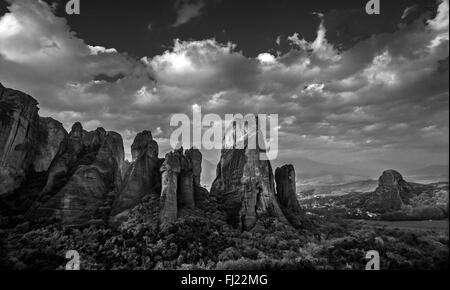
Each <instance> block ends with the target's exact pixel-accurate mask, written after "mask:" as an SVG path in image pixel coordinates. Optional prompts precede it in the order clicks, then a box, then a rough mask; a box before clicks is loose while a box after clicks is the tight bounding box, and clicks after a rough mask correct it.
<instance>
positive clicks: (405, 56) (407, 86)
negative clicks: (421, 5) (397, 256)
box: [0, 0, 449, 165]
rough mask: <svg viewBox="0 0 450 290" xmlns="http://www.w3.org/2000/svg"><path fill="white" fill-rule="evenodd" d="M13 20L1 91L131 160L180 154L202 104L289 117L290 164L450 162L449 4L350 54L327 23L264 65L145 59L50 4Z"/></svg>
mask: <svg viewBox="0 0 450 290" xmlns="http://www.w3.org/2000/svg"><path fill="white" fill-rule="evenodd" d="M199 3H202V2H195V3H192V2H189V3H188V2H185V1H183V2H179V4H178V6H177V7H178V8H179V10H178V11H179V12H180V11H183V9H182V7H186V6H189V5H191V6H189V7H193V6H192V5H194V6H195V7H197V9H193V8H189V9H191V10H189V9H187V10H184V11H191V12H184V13H185V14H183V15H185V16H183V17H181V16H180V15H181V14H180V13H179V14H178V16H179V17H178V18H179V19H178V20H177V22H176V23H178V24H177V25H181V24H183V23H186V22H187V21H189V20H190V19H192V17H196V16H198V15H199V14H198V13H199V11H200V9H201V7H202V5H203V4H199ZM9 10H10V12H9V13H7V14H5V15H4V16H3V17H2V18H0V80H1V81H2V82H4V84H5V85H8V86H10V87H14V88H17V89H21V90H24V91H26V92H28V93H30V94H32V95H33V96H35V97H36V98H37V99H38V100H39V101H40V103H41V108H42V109H41V111H42V112H41V113H43V114H44V115H45V114H46V115H50V116H53V117H55V118H56V119H59V120H62V121H64V122H65V125H66V127H70V125H71V123H73V122H74V121H82V122H84V123H85V124H87V126H90V127H95V126H97V124H101V125H102V126H103V127H105V128H106V129H114V130H117V131H119V132H120V133H122V134H123V136H124V140H125V146H126V148H127V150H129V144H131V142H132V139H133V138H134V136H135V134H136V132H139V131H141V130H144V129H150V130H152V131H154V132H155V133H156V132H157V134H158V138H159V139H158V140H159V141H160V142H161V146H162V147H163V149H162V150H161V152H164V150H168V149H169V145H168V144H169V142H168V138H169V136H170V132H171V130H172V129H173V128H170V126H169V119H170V116H171V114H173V113H180V112H184V113H187V114H191V108H192V105H193V104H198V105H200V106H201V108H202V110H203V113H204V114H206V113H218V114H220V115H224V114H228V113H233V114H236V113H243V114H245V113H249V112H253V113H272V114H279V119H280V135H281V136H282V138H280V139H279V141H280V146H279V148H280V150H281V152H280V156H281V157H283V156H285V157H286V156H291V157H292V156H305V155H307V156H316V157H317V158H327V159H330V161H331V162H333V161H334V162H336V163H337V162H346V161H361V162H363V161H364V162H366V163H367V162H368V161H370V160H374V159H383V158H384V159H391V160H398V161H405V159H407V158H410V159H411V160H412V161H411V162H417V163H418V162H423V159H424V158H426V159H427V160H429V161H430V162H433V160H435V161H436V162H439V161H440V160H442V158H443V156H447V155H448V143H449V141H448V122H449V119H448V111H449V109H448V108H449V107H448V98H449V94H448V51H449V45H448V44H449V40H448V1H443V2H441V3H440V5H439V9H438V13H437V15H436V16H435V17H434V18H433V19H428V18H427V17H429V16H427V15H423V16H422V17H420V18H418V19H417V20H416V21H413V22H411V23H408V24H402V25H399V27H398V29H397V30H396V31H394V32H391V33H381V34H377V35H373V36H372V37H371V38H369V39H366V40H361V41H359V42H357V43H356V44H355V45H354V46H352V47H351V48H349V49H347V50H339V49H336V48H335V47H334V46H333V45H332V44H331V43H330V42H329V41H328V40H327V29H326V23H325V22H324V21H323V19H324V17H325V18H326V16H321V15H319V17H320V19H321V23H320V24H319V26H318V28H317V36H316V38H315V39H314V40H312V41H307V40H305V39H303V38H302V37H300V34H293V35H292V36H290V37H289V38H288V40H289V41H290V42H291V44H292V49H291V50H290V51H289V52H287V53H285V54H283V55H277V56H275V55H273V54H271V53H268V52H264V51H262V52H261V53H260V54H259V55H258V56H257V57H255V58H251V57H246V56H244V55H243V54H242V52H240V51H239V50H237V46H236V44H234V43H231V42H229V43H220V42H218V41H216V40H215V39H205V40H196V41H182V40H174V44H173V47H171V48H170V49H168V50H167V51H165V52H164V53H162V54H160V55H156V56H148V57H144V58H142V59H140V60H136V59H131V58H129V57H127V56H126V55H124V54H121V53H120V52H118V51H116V50H115V49H113V48H103V47H98V46H96V45H95V44H86V43H85V42H84V41H83V40H82V39H80V38H77V37H76V35H74V33H73V32H71V31H70V28H69V27H68V25H67V23H66V21H65V20H64V19H62V18H58V17H56V16H54V15H53V13H52V10H51V8H50V7H48V6H47V4H45V3H44V2H36V1H32V0H16V1H14V2H13V3H12V4H11V5H10V7H9ZM194 10H195V11H197V12H195V13H194V12H192V11H194ZM187 15H190V16H189V17H188V16H187ZM446 17H447V18H446ZM180 19H181V20H180ZM399 21H401V19H399ZM25 27H27V28H28V27H31V29H29V30H26V29H25ZM55 60H57V61H55ZM68 68H70V69H68ZM99 75H104V76H106V77H101V78H100V77H98V76H99ZM117 76H120V77H117ZM418 153H420V154H418ZM418 155H420V156H422V159H417V156H418ZM275 163H276V162H275ZM275 165H277V164H275Z"/></svg>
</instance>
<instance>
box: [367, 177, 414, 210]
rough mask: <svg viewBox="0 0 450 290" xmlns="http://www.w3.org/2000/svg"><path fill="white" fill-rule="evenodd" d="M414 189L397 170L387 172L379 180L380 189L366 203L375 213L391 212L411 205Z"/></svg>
mask: <svg viewBox="0 0 450 290" xmlns="http://www.w3.org/2000/svg"><path fill="white" fill-rule="evenodd" d="M414 195H415V190H414V188H413V187H412V186H411V185H410V184H409V183H407V182H406V181H405V180H404V179H403V177H402V175H401V174H400V173H398V172H397V171H395V170H386V171H384V172H383V174H382V175H381V176H380V178H379V179H378V187H377V189H376V190H375V192H374V193H373V194H372V195H371V196H370V198H369V199H368V200H367V201H366V208H368V209H369V210H371V211H374V212H382V213H383V212H390V211H396V210H399V209H401V208H402V206H403V205H404V204H409V200H410V199H411V198H412V197H413V196H414Z"/></svg>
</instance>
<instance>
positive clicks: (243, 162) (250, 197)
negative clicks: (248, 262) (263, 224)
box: [211, 126, 287, 230]
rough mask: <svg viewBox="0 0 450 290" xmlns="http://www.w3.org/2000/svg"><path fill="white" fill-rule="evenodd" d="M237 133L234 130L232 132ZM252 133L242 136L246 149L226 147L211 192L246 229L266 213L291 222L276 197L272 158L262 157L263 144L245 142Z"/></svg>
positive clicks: (235, 223) (234, 223)
mask: <svg viewBox="0 0 450 290" xmlns="http://www.w3.org/2000/svg"><path fill="white" fill-rule="evenodd" d="M234 130H236V127H235V126H234ZM249 133H251V132H249ZM236 135H237V134H236V132H232V136H236ZM248 136H249V135H248V134H244V136H243V138H242V140H245V141H244V149H230V148H226V149H223V150H222V152H221V157H220V161H219V164H218V166H217V173H216V174H217V177H216V179H215V180H214V182H213V184H212V187H211V194H212V195H214V196H215V197H216V199H217V202H218V203H219V205H220V208H221V210H223V211H225V213H226V215H227V221H228V223H229V224H231V225H232V226H235V227H238V228H240V229H242V230H247V229H251V228H253V227H254V225H255V224H256V221H257V219H258V218H259V217H262V216H265V215H268V216H274V217H277V218H279V219H280V220H281V221H283V222H286V223H287V220H286V218H285V216H284V214H283V212H282V210H281V208H280V206H279V204H278V200H277V197H276V193H275V185H274V178H273V172H272V166H271V164H270V161H268V160H261V158H260V156H261V155H260V153H261V150H260V148H255V149H250V148H249V147H248V146H247V145H248V144H245V143H246V141H247V139H248ZM258 136H259V134H258ZM228 137H229V136H228V135H226V136H225V138H224V139H227V138H228ZM256 144H259V142H258V138H256ZM235 145H236V140H235V144H234V147H236V146H235ZM258 147H259V146H258ZM232 148H233V147H232Z"/></svg>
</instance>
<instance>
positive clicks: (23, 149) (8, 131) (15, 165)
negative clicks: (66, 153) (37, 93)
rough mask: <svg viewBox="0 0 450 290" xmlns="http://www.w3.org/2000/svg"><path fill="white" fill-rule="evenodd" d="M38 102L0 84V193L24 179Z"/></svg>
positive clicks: (32, 149)
mask: <svg viewBox="0 0 450 290" xmlns="http://www.w3.org/2000/svg"><path fill="white" fill-rule="evenodd" d="M37 105H38V102H37V101H36V100H35V99H33V98H32V97H31V96H29V95H27V94H24V93H22V92H19V91H16V90H12V89H7V88H5V87H3V86H2V85H1V84H0V127H1V130H0V196H1V195H3V194H7V193H12V192H13V191H14V190H15V189H17V188H19V187H20V186H21V184H22V182H23V181H24V179H25V177H26V174H27V171H28V170H29V169H30V167H31V165H32V164H33V161H34V156H35V148H36V146H37V145H38V129H39V128H38V127H39V115H38V110H39V109H38V107H37Z"/></svg>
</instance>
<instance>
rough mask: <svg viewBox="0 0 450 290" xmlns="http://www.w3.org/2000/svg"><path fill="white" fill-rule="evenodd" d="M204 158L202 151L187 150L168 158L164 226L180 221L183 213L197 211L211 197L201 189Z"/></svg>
mask: <svg viewBox="0 0 450 290" xmlns="http://www.w3.org/2000/svg"><path fill="white" fill-rule="evenodd" d="M201 163H202V154H201V153H200V151H199V150H198V149H189V150H186V151H185V152H184V153H183V148H180V149H178V150H175V151H173V152H170V153H168V154H167V155H166V158H165V161H164V163H163V165H162V166H161V169H160V170H161V173H162V190H161V214H160V220H161V226H162V228H165V227H167V226H168V225H169V224H170V223H171V222H174V221H175V220H176V218H177V217H178V213H179V210H180V209H189V208H194V207H195V206H196V203H197V202H198V203H201V202H202V201H203V200H204V199H205V195H206V196H207V195H208V194H209V193H208V191H207V190H206V189H204V188H202V187H201V186H200V174H201Z"/></svg>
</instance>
